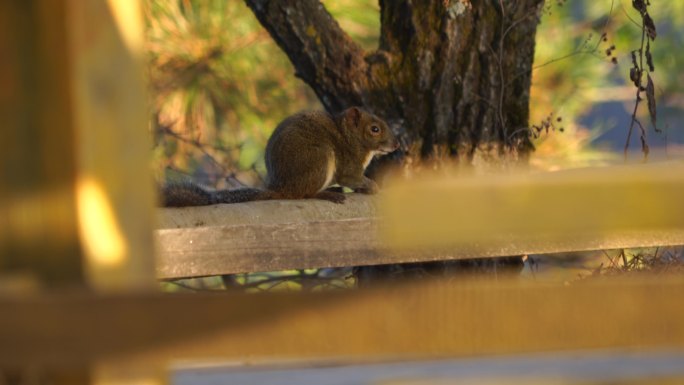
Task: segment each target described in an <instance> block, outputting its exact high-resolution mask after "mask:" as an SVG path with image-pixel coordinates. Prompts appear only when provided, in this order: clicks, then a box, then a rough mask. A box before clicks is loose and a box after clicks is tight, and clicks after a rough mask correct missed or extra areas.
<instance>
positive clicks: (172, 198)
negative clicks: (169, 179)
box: [161, 183, 268, 207]
mask: <svg viewBox="0 0 684 385" xmlns="http://www.w3.org/2000/svg"><path fill="white" fill-rule="evenodd" d="M266 195H268V192H267V191H263V190H259V189H257V188H239V189H235V190H209V189H206V188H204V187H202V186H199V185H196V184H194V183H177V184H169V185H166V186H164V187H163V188H162V189H161V205H162V206H163V207H187V206H207V205H214V204H218V203H240V202H249V201H255V200H262V199H268V198H267V197H266Z"/></svg>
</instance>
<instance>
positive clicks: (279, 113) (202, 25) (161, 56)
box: [145, 0, 317, 186]
mask: <svg viewBox="0 0 684 385" xmlns="http://www.w3.org/2000/svg"><path fill="white" fill-rule="evenodd" d="M145 11H146V12H145V15H146V22H147V51H148V59H149V81H150V89H151V94H152V106H153V115H152V122H151V124H152V128H153V131H154V138H155V149H154V152H153V153H154V155H155V158H154V167H155V171H156V173H157V176H158V179H161V180H163V179H167V178H169V177H173V175H174V174H175V175H176V177H177V175H178V174H181V175H182V174H187V175H191V176H194V177H196V178H199V179H202V180H203V182H205V183H207V184H211V185H215V186H221V185H222V183H223V179H225V178H226V177H228V176H232V175H236V176H237V177H238V178H239V179H241V180H242V181H243V182H245V183H248V184H258V181H259V178H258V175H256V174H255V171H256V172H257V173H261V174H263V162H262V161H261V158H262V156H261V153H262V151H263V148H264V146H265V143H266V140H267V138H268V136H269V134H270V132H271V131H272V130H273V128H275V125H276V124H277V123H278V122H279V121H280V120H281V119H283V118H284V117H285V116H287V115H290V114H292V113H293V112H295V111H298V110H301V109H305V108H315V107H317V101H316V99H315V96H314V95H313V93H312V92H311V91H309V90H308V88H307V87H306V86H305V85H304V84H303V83H302V82H301V81H299V80H298V79H296V78H295V77H294V76H293V74H294V69H293V68H292V66H291V64H290V63H289V61H288V59H287V57H286V56H285V55H284V53H283V52H282V51H280V49H279V48H278V47H277V46H276V45H275V43H274V42H273V41H272V40H271V38H270V37H269V36H268V33H267V32H266V31H265V30H264V29H263V28H262V27H261V26H260V25H259V23H258V22H257V20H256V19H255V18H254V16H253V15H252V13H251V11H249V9H248V8H247V7H246V6H245V5H244V4H243V2H239V1H225V0H204V1H202V0H185V1H178V0H148V1H147V2H146V7H145Z"/></svg>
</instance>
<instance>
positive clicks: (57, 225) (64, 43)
mask: <svg viewBox="0 0 684 385" xmlns="http://www.w3.org/2000/svg"><path fill="white" fill-rule="evenodd" d="M137 6H138V3H137V2H136V1H134V0H111V1H105V0H97V1H89V2H81V1H77V0H69V1H63V2H51V1H43V2H30V1H20V0H16V1H3V2H0V54H2V57H3V58H4V59H5V61H4V62H3V67H2V69H1V70H0V81H1V82H2V89H3V90H5V91H7V92H1V93H0V108H1V109H0V117H1V118H2V120H3V122H4V124H5V125H6V126H7V128H6V129H3V130H2V131H0V135H2V137H0V172H1V173H2V175H1V176H2V181H3V183H2V185H0V208H1V214H2V215H0V225H1V227H0V230H1V231H0V258H1V259H0V268H1V269H2V270H0V314H1V315H2V316H1V317H0V376H1V377H0V383H2V382H4V383H10V384H15V383H17V384H19V383H29V382H33V383H40V382H48V381H49V382H51V383H70V384H71V383H162V382H164V381H165V378H166V377H165V376H166V374H165V370H166V368H167V365H168V363H169V362H171V361H177V360H187V359H232V360H236V359H237V360H246V359H250V360H254V361H256V362H258V361H259V360H262V359H273V358H277V359H283V358H296V359H307V358H311V357H317V358H325V357H333V358H337V357H344V358H346V359H350V360H351V359H353V360H363V359H371V358H372V359H381V358H382V359H396V358H404V359H405V358H436V357H446V356H456V357H459V356H460V357H463V356H469V355H482V354H519V353H526V352H545V351H552V350H569V349H573V350H579V349H604V348H613V349H615V348H623V349H650V350H663V349H671V348H675V349H681V348H682V347H684V327H683V326H682V325H684V310H682V307H681V306H677V305H676V304H678V303H679V301H680V297H681V293H682V290H683V289H684V282H682V281H681V279H678V278H671V279H659V280H657V281H656V280H652V279H644V280H641V281H634V280H630V281H611V282H596V283H588V284H582V285H575V286H572V287H558V286H550V285H539V284H537V285H531V284H521V283H518V282H508V281H498V282H460V283H454V282H429V283H423V284H411V285H408V284H407V285H403V286H401V287H387V288H376V289H373V290H367V291H348V292H334V293H317V294H316V293H290V294H277V293H271V294H266V295H259V296H253V295H239V294H220V295H218V294H217V295H210V294H206V293H205V294H196V295H187V294H184V295H168V294H161V293H157V292H155V291H154V290H153V287H154V282H155V278H157V277H155V273H154V260H153V255H154V254H153V251H152V250H153V249H152V245H153V232H152V228H153V226H152V223H153V209H152V206H153V205H152V202H153V199H152V183H151V181H150V177H149V175H148V172H147V167H146V166H145V165H146V164H147V151H148V148H149V146H148V145H147V140H146V139H145V138H146V136H147V128H146V119H145V105H146V103H145V95H144V92H143V86H142V82H141V81H140V79H141V76H140V74H141V71H142V70H141V63H140V60H139V59H140V57H139V55H140V39H141V30H142V25H143V24H142V21H141V20H140V15H139V12H137V11H136V10H137ZM673 167H674V166H673ZM677 167H678V166H677ZM671 170H680V169H678V168H673V169H671ZM677 172H679V171H677ZM606 178H607V179H605V180H603V181H601V180H602V178H597V179H595V182H594V184H593V185H591V184H589V185H584V187H585V188H587V189H589V190H588V191H589V192H590V193H591V191H595V192H597V191H599V190H591V189H592V188H594V189H601V188H608V187H610V186H611V185H610V179H609V178H608V177H607V176H606ZM681 178H682V175H681V174H673V175H671V178H670V179H669V180H670V182H671V184H669V185H658V187H659V188H655V189H654V191H655V192H654V194H656V195H655V199H660V198H662V199H663V200H664V201H667V200H670V199H671V198H669V197H671V196H672V195H668V194H669V193H668V194H661V195H658V191H662V190H660V187H664V188H676V189H680V187H681V183H682V180H681ZM568 180H570V179H568ZM659 180H660V179H657V178H656V179H654V180H653V181H654V183H661V182H662V183H665V182H663V181H664V180H665V179H662V180H660V182H658V181H659ZM501 183H504V182H501ZM510 183H515V182H510ZM602 183H603V184H602ZM668 183H669V182H668ZM420 186H423V187H420ZM429 186H430V185H429V184H425V185H422V184H421V185H418V186H417V187H416V186H414V187H416V188H425V189H427V190H425V191H422V192H420V194H418V195H416V196H418V197H421V199H422V201H423V202H428V203H430V202H439V203H440V204H442V205H444V204H446V206H442V207H443V208H444V207H446V208H448V207H456V209H457V210H456V214H458V213H460V212H462V211H463V210H464V209H463V207H461V206H458V205H455V206H450V205H451V203H449V199H450V198H449V197H450V196H451V193H453V192H459V194H465V195H463V196H462V198H463V199H464V201H465V202H467V200H468V199H472V200H473V201H474V202H477V201H478V199H480V197H482V194H483V193H484V191H485V190H478V188H477V187H472V188H470V189H469V190H468V189H465V190H464V189H463V188H461V187H455V186H453V185H451V186H450V187H449V186H447V187H446V188H444V189H441V190H440V189H437V190H430V189H428V187H429ZM529 186H532V188H536V187H534V186H539V188H540V189H541V190H539V191H542V192H543V191H544V190H543V189H544V188H547V187H548V186H545V185H544V183H541V182H539V183H538V182H531V183H530V184H529ZM566 186H567V185H566ZM570 186H573V185H572V184H571V185H570ZM620 186H622V187H624V185H620ZM499 187H504V188H505V187H506V185H505V184H502V185H500V186H499ZM410 188H412V187H408V189H409V190H404V191H408V192H409V194H411V191H410ZM450 189H451V190H450ZM428 190H429V191H437V192H436V193H435V194H437V195H433V196H426V195H424V194H429V191H428ZM486 191H489V192H491V191H492V190H491V188H490V187H487V188H486ZM667 191H669V190H667ZM679 191H681V189H680V190H679ZM401 194H403V192H402V191H397V192H396V195H393V194H389V195H387V199H388V202H390V205H391V204H392V202H394V201H393V200H392V199H399V202H400V204H404V202H406V200H407V198H403V199H402V198H401V196H402V195H401ZM440 194H441V195H440ZM392 197H395V198H392ZM411 197H412V198H415V196H411ZM616 199H619V196H617V197H616ZM663 200H660V202H663ZM459 202H463V201H459ZM630 202H631V201H630ZM509 203H510V204H511V205H512V207H517V208H518V209H521V208H522V209H528V208H529V209H530V210H533V207H534V206H533V205H532V204H531V203H530V202H526V201H524V200H522V201H520V202H518V203H514V202H513V203H511V202H509ZM666 203H668V202H666ZM669 203H672V204H675V206H673V207H680V206H676V205H677V204H678V203H677V202H669ZM325 204H326V203H325V202H308V203H302V202H288V203H280V202H263V203H258V204H253V205H236V206H234V207H232V208H226V207H208V208H198V209H184V210H176V211H169V210H164V211H161V213H160V215H162V216H164V217H165V219H163V220H162V223H163V226H164V227H165V229H162V230H158V231H157V236H156V237H157V242H158V244H160V250H161V253H160V262H159V264H158V267H157V271H158V276H159V277H161V278H172V277H186V276H198V275H206V274H223V273H231V272H239V271H250V270H271V269H281V268H294V267H321V266H342V265H350V264H364V263H388V262H392V263H394V262H408V261H418V260H425V259H430V258H433V259H434V258H435V257H434V255H433V256H432V257H431V256H430V254H429V253H421V252H418V251H416V249H415V247H418V248H423V249H424V245H422V244H421V242H420V238H415V239H413V238H411V234H410V233H411V232H412V231H413V230H411V227H409V228H408V230H407V228H406V227H402V226H404V225H411V226H413V227H412V228H413V229H414V230H415V226H416V225H418V226H425V229H426V230H429V229H430V227H429V226H430V225H429V224H425V223H423V222H421V221H423V220H425V219H426V217H424V216H421V215H422V214H420V213H421V212H422V211H420V210H419V211H415V210H406V211H405V212H403V214H405V215H406V216H405V217H389V216H388V215H391V212H393V210H394V209H392V208H391V207H390V209H389V210H388V211H387V212H384V213H383V214H382V216H381V217H382V218H383V220H385V221H389V222H391V223H390V224H391V225H392V226H394V225H397V227H387V231H388V233H386V236H388V237H389V239H394V240H393V241H391V242H390V243H391V244H397V245H400V246H401V248H400V249H398V250H395V249H392V250H389V249H387V250H385V249H383V248H382V247H381V246H379V245H380V244H379V239H380V238H378V235H377V234H376V233H375V232H374V231H375V230H374V228H375V226H376V225H375V222H374V218H375V215H372V213H374V211H372V210H374V209H373V206H372V204H371V203H369V201H368V200H367V199H363V198H359V199H352V202H350V204H349V205H345V206H339V207H336V208H335V210H342V211H344V212H346V213H344V212H342V211H339V212H336V213H333V212H332V211H331V210H329V206H330V205H328V206H325V207H323V206H320V205H325ZM459 204H461V203H459ZM278 205H282V207H283V208H282V209H280V208H275V206H278ZM317 205H318V206H317ZM516 205H517V206H516ZM305 206H307V207H318V208H313V209H307V208H305ZM424 207H425V208H427V209H429V208H430V207H431V206H429V205H428V206H424ZM434 207H438V206H434ZM616 207H618V208H619V206H616ZM272 209H273V210H284V211H288V212H290V214H285V213H284V212H282V211H281V212H280V214H274V216H272V217H271V222H269V221H268V220H267V219H266V218H265V215H266V214H265V213H266V212H268V211H270V210H272ZM481 209H482V210H484V209H483V208H481ZM590 209H591V210H594V209H596V210H600V208H599V207H594V206H591V207H590ZM239 210H243V214H242V215H246V216H247V217H249V216H250V215H253V214H255V213H260V214H259V215H261V214H263V215H264V216H262V217H261V219H260V221H257V222H242V221H240V222H239V223H237V222H236V223H227V222H223V221H224V219H223V217H225V216H226V215H238V214H235V213H236V212H238V211H239ZM253 210H256V211H253ZM307 210H313V212H314V213H313V214H310V215H309V214H304V212H306V211H307ZM354 210H358V211H354ZM467 210H468V212H469V215H470V216H471V217H472V218H478V214H479V213H480V212H478V211H477V210H478V209H477V208H475V207H471V208H467ZM426 212H430V211H429V210H428V211H426ZM526 212H527V211H526ZM530 212H531V211H530ZM561 212H565V213H568V215H572V214H573V211H572V210H570V211H568V210H561ZM637 212H638V211H637ZM210 213H211V214H210ZM245 213H246V214H245ZM250 213H251V214H250ZM442 214H444V215H442ZM442 214H440V212H439V210H438V212H431V214H430V215H432V217H431V218H432V219H433V220H434V221H436V222H438V224H439V225H440V226H450V228H451V229H452V230H453V229H459V228H462V227H459V226H462V223H460V222H454V221H456V220H457V219H458V218H455V217H454V213H453V212H449V210H446V211H444V212H442ZM675 214H676V213H675ZM281 215H282V217H280V216H281ZM288 215H289V216H290V217H289V219H288V222H287V223H284V222H282V218H284V217H286V216H288ZM307 215H309V216H307ZM497 215H501V217H500V218H503V213H499V214H497ZM638 215H639V214H637V216H638ZM678 215H679V216H680V217H681V212H679V213H678ZM297 216H298V218H295V217H297ZM482 217H483V218H487V216H482ZM277 218H281V219H277ZM444 218H446V219H444ZM489 218H490V219H489V220H492V219H491V218H492V217H489ZM658 218H660V219H658ZM427 219H428V220H430V218H427ZM522 219H526V218H522ZM556 219H558V218H555V219H554V220H556ZM641 219H643V221H641V220H637V219H635V222H634V223H641V225H639V226H638V227H636V228H637V229H638V230H639V233H640V234H648V237H649V238H648V239H647V238H639V237H638V234H637V237H636V238H634V237H633V236H634V234H633V233H630V232H629V228H622V227H620V226H616V227H615V226H612V225H611V224H610V223H609V224H606V227H605V229H607V230H606V231H607V233H606V234H609V235H610V232H611V231H612V230H617V231H616V232H614V234H615V236H614V239H613V241H614V243H601V242H599V241H597V240H594V243H591V244H590V245H589V246H585V247H584V248H593V247H607V245H608V246H610V247H612V246H615V247H625V246H639V245H641V246H645V245H656V244H657V245H665V244H673V243H684V242H682V227H681V226H680V224H681V223H680V222H668V220H669V219H667V218H665V219H663V218H662V217H649V216H642V217H641ZM181 220H184V221H190V222H189V223H188V222H181ZM212 220H217V221H218V222H215V223H214V222H211V223H210V221H212ZM201 222H204V223H203V224H202V225H201V226H197V224H201ZM174 223H175V225H174ZM487 224H488V223H487V221H486V220H485V221H484V222H481V223H479V224H478V226H486V225H487ZM490 224H492V225H496V224H494V223H490ZM175 226H180V227H181V228H180V229H178V228H176V229H174V228H173V227H175ZM549 226H550V227H549V229H550V230H552V232H553V229H554V226H556V225H555V224H553V225H549ZM522 228H524V226H523V227H522ZM601 228H604V227H601ZM393 229H394V230H393ZM462 229H464V230H463V231H467V229H468V228H462ZM504 229H505V230H506V231H509V230H510V231H513V230H515V228H513V229H512V230H511V228H510V227H508V228H504ZM611 229H612V230H611ZM393 231H394V232H395V233H393ZM407 231H408V233H407ZM452 235H453V234H451V233H450V234H449V236H448V237H446V238H447V240H446V241H445V242H443V243H441V241H439V242H436V243H437V244H439V246H440V247H441V249H440V250H441V251H439V252H440V253H441V252H443V253H445V254H437V255H438V256H439V258H465V257H470V256H474V255H476V254H473V253H483V254H477V255H478V256H479V255H491V256H495V255H509V254H522V253H528V252H548V251H561V250H570V249H575V248H581V247H578V243H577V242H576V241H575V240H565V241H564V240H562V239H560V240H559V239H555V238H554V237H547V238H544V239H542V242H541V243H539V244H538V245H536V246H531V245H530V244H527V243H517V244H514V245H513V246H512V247H509V248H508V249H505V248H503V249H499V250H490V251H488V252H484V251H483V250H487V247H488V246H486V244H487V242H488V241H487V239H480V240H478V243H481V244H484V245H485V246H483V247H484V249H482V248H476V247H475V246H476V245H471V246H473V249H472V250H466V251H461V247H462V246H463V239H459V238H458V237H457V238H454V239H452ZM495 236H496V237H499V238H500V239H503V240H504V242H514V243H515V242H517V241H516V238H515V237H511V236H510V234H495ZM585 236H586V235H585ZM396 237H399V238H400V239H401V242H399V241H398V240H397V238H396ZM444 238H445V237H444V235H443V234H442V235H439V234H438V235H436V238H435V239H433V241H438V240H443V239H444ZM634 239H637V241H634ZM525 242H532V241H530V240H529V239H528V240H526V241H525ZM548 242H551V243H548ZM553 242H557V243H555V244H554V243H553ZM620 242H622V243H620ZM544 244H547V245H548V244H551V245H552V246H550V247H549V248H546V249H545V248H544V247H542V245H544ZM454 245H456V246H458V247H454ZM504 246H505V245H504ZM504 246H501V245H499V246H498V247H504ZM412 248H414V249H412ZM466 249H467V248H466ZM445 250H446V251H445ZM423 251H424V250H423ZM244 256H249V257H250V258H244Z"/></svg>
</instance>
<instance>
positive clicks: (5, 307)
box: [0, 277, 684, 367]
mask: <svg viewBox="0 0 684 385" xmlns="http://www.w3.org/2000/svg"><path fill="white" fill-rule="evenodd" d="M682 290H684V283H683V282H682V280H681V279H667V278H666V277H655V278H654V279H650V280H644V281H619V280H618V281H608V282H606V281H596V282H586V283H582V284H577V285H573V286H570V287H567V286H554V285H542V284H518V283H515V282H508V281H500V282H499V283H498V284H496V285H492V284H488V283H485V282H476V281H475V282H460V283H455V282H423V283H420V284H405V285H402V286H401V287H389V288H382V289H375V290H368V291H346V292H334V293H330V292H328V293H309V294H305V293H290V294H287V293H285V294H277V293H269V294H265V295H245V294H242V295H239V294H223V295H210V294H195V295H160V294H150V293H148V294H144V295H137V296H133V295H117V296H111V295H110V296H101V295H93V294H87V293H81V294H74V293H71V294H68V293H63V294H55V295H49V296H33V297H25V298H2V299H0V313H1V314H11V317H0V367H2V366H12V365H15V364H21V363H25V362H31V363H33V364H37V365H40V364H46V365H48V364H49V365H52V364H55V365H76V364H79V363H83V362H91V361H92V360H103V359H104V360H111V359H116V358H117V357H122V356H126V357H127V359H130V360H132V362H141V363H142V362H168V360H180V359H198V360H201V359H229V360H230V359H233V360H234V359H240V360H244V359H250V360H257V361H258V360H263V359H268V358H276V357H277V358H279V359H292V358H300V359H301V358H309V357H311V358H320V359H325V358H329V359H332V358H340V357H345V358H348V359H354V358H356V359H362V358H363V359H371V358H376V359H377V358H401V357H404V358H428V357H433V358H434V357H446V356H453V357H463V356H479V355H485V354H521V353H528V352H546V351H553V350H563V351H569V350H579V349H609V348H610V349H640V350H644V349H645V350H653V349H681V348H682V347H684V326H683V325H684V307H682V306H675V305H674V304H678V303H679V302H680V300H681V298H680V297H681V293H682ZM65 346H68V347H69V349H68V352H67V351H65ZM67 353H68V354H67Z"/></svg>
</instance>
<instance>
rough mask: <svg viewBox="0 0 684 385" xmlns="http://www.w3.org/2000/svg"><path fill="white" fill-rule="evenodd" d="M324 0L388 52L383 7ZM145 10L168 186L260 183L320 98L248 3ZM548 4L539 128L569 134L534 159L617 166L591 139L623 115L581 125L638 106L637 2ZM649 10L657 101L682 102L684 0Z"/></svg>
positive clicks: (162, 1) (538, 72) (362, 38)
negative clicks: (548, 124) (293, 121)
mask: <svg viewBox="0 0 684 385" xmlns="http://www.w3.org/2000/svg"><path fill="white" fill-rule="evenodd" d="M323 3H324V5H325V6H326V8H327V9H328V10H329V11H330V12H331V14H332V15H333V17H334V18H335V19H336V20H337V21H338V23H339V24H340V26H341V27H342V28H343V29H344V30H345V31H347V32H348V33H349V34H350V35H351V37H352V38H353V39H354V40H355V41H357V42H358V43H359V44H361V46H362V47H363V48H365V49H368V50H372V49H374V48H375V47H376V46H377V42H378V37H379V32H380V22H379V8H378V4H377V1H375V0H325V1H323ZM145 4H146V19H147V37H148V43H147V49H148V59H149V64H150V66H149V79H150V89H151V96H152V122H151V126H152V130H153V133H154V138H155V148H154V149H153V154H154V168H155V170H156V172H157V177H158V179H159V180H164V179H167V178H187V177H188V176H191V177H194V178H197V179H200V180H201V181H202V182H204V183H207V184H210V185H214V186H217V187H224V184H225V182H224V179H225V178H226V177H230V176H235V177H237V178H238V179H239V180H240V181H241V182H243V183H245V184H249V185H259V183H260V181H261V179H262V178H263V175H264V166H263V160H262V158H263V148H264V146H265V143H266V140H267V138H268V136H269V134H270V132H271V131H272V130H273V128H274V127H275V125H276V124H277V123H278V122H279V121H280V120H282V119H283V118H284V117H285V116H287V115H289V114H292V113H294V112H295V111H298V110H301V109H307V108H320V107H319V106H320V105H319V103H318V101H317V100H316V98H315V95H314V94H313V93H312V92H311V90H310V89H309V88H308V86H306V85H305V84H303V82H301V81H300V80H298V79H296V78H295V77H294V69H293V68H292V65H291V64H290V62H289V61H288V59H287V57H286V56H285V55H284V53H283V52H282V51H281V50H280V49H279V48H278V47H277V46H276V44H275V43H274V42H273V41H272V39H271V38H270V37H269V36H268V33H267V32H266V31H265V30H264V29H263V28H262V27H261V26H260V24H259V23H258V21H257V20H256V19H255V18H254V16H253V15H252V13H251V11H250V10H249V9H248V8H247V7H246V6H245V5H244V3H243V2H242V1H225V0H146V2H145ZM547 4H548V5H547V7H546V9H545V12H544V14H543V18H542V23H541V25H540V26H539V30H538V34H537V47H536V55H535V67H536V69H535V71H534V78H533V87H532V90H531V93H532V94H531V100H532V101H531V107H530V112H531V121H530V124H536V125H538V124H539V123H540V122H541V121H543V120H545V119H548V118H549V116H552V117H553V121H554V122H556V119H557V117H562V122H557V123H555V125H556V126H558V127H563V133H558V132H557V133H553V134H551V135H541V137H540V138H538V139H536V141H535V144H536V146H537V152H536V154H535V155H534V158H533V159H532V162H533V164H534V165H536V166H538V167H541V168H559V167H568V166H573V167H575V166H586V165H594V164H601V163H606V162H608V161H610V160H611V159H612V157H613V156H612V155H611V154H609V153H607V152H606V151H602V150H600V149H597V148H595V147H594V146H593V145H592V141H593V140H594V139H595V138H596V137H597V136H598V135H599V134H600V133H601V132H602V131H603V130H605V129H607V128H610V127H611V124H614V123H611V122H612V121H613V120H614V119H613V117H606V119H605V122H604V123H603V124H600V125H597V126H595V127H582V126H581V125H579V124H578V123H577V122H578V121H579V120H580V119H581V118H582V117H583V116H586V115H587V114H588V113H589V112H590V111H591V109H592V107H593V106H595V105H596V104H597V103H603V102H606V101H620V102H623V103H624V104H625V108H626V109H629V108H630V107H633V102H634V100H633V96H634V93H633V90H632V89H630V88H629V84H630V83H629V67H630V51H631V50H633V49H636V48H638V46H639V41H640V33H641V29H640V26H639V25H635V24H634V23H635V22H638V21H639V19H638V17H637V16H638V14H637V13H636V12H635V11H634V10H633V9H632V7H631V2H629V1H627V0H602V1H592V0H575V1H572V2H562V1H561V2H547ZM559 4H560V5H559ZM649 12H650V13H651V15H652V17H653V19H654V20H655V21H656V23H657V24H658V28H659V32H660V33H659V36H658V39H657V41H656V42H654V44H653V46H652V47H651V50H652V52H653V59H654V62H655V63H656V67H657V71H656V72H655V73H654V74H653V76H654V82H655V84H656V95H657V97H658V98H661V99H663V100H668V99H670V98H672V99H674V100H677V99H681V98H677V97H672V96H676V95H679V94H681V84H684V73H683V72H681V71H679V70H678V68H681V67H682V64H684V63H682V61H683V60H684V55H682V54H679V52H680V51H679V50H678V47H680V46H682V44H683V43H684V41H682V40H684V35H682V34H681V33H675V32H676V31H678V30H679V29H680V26H681V21H680V20H679V19H678V18H677V15H681V14H682V12H684V2H679V1H670V2H657V3H654V5H653V6H652V7H650V11H649ZM603 33H605V34H606V35H605V37H606V39H605V41H603V39H602V36H603V35H602V34H603ZM611 46H615V48H614V49H611V50H610V55H607V54H606V50H608V49H610V47H611ZM613 58H615V59H616V61H617V64H614V63H612V59H613Z"/></svg>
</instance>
